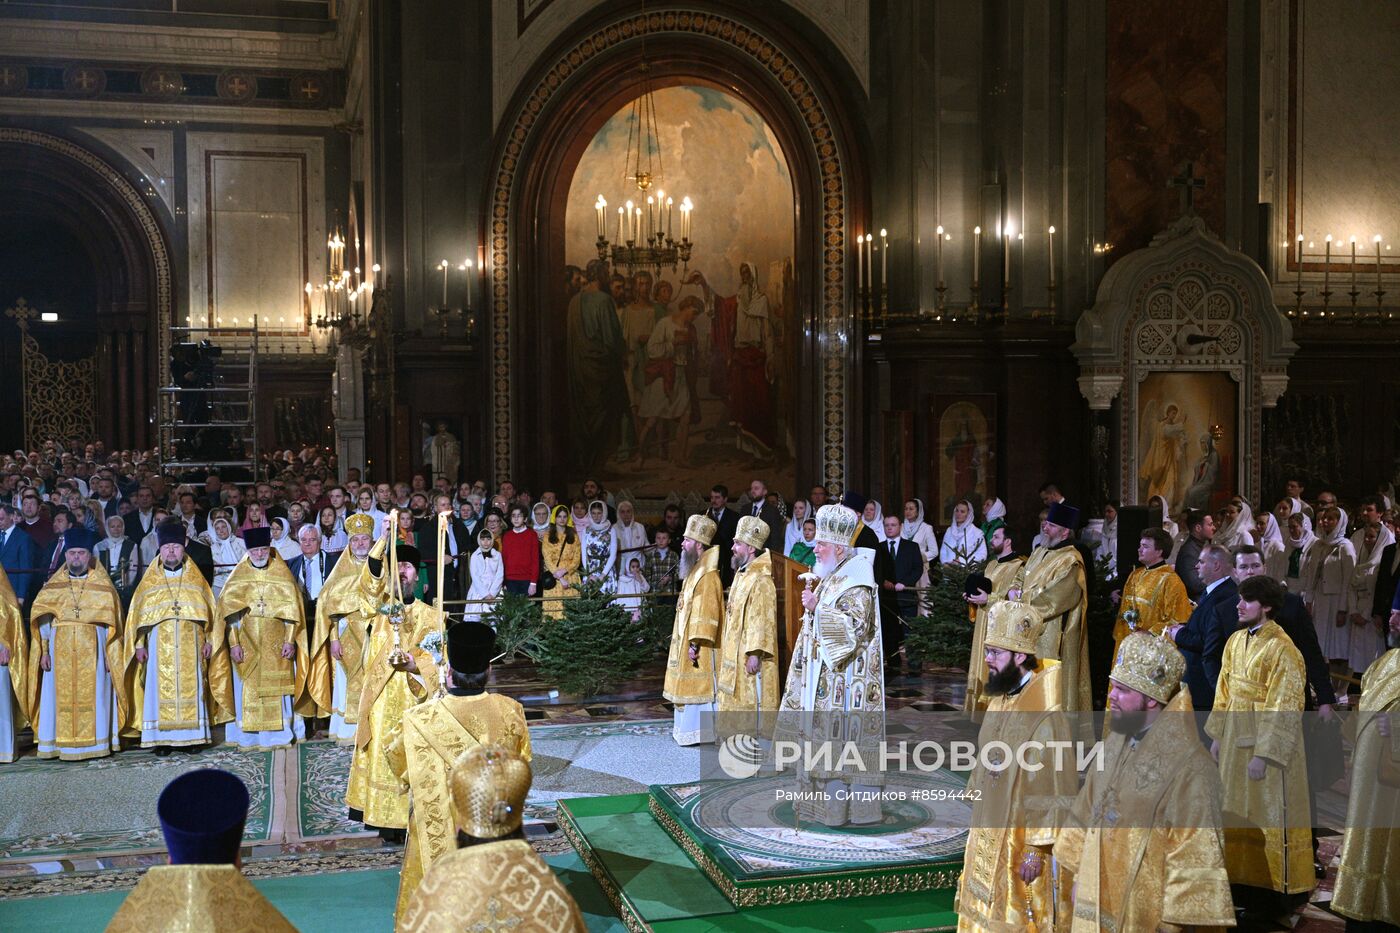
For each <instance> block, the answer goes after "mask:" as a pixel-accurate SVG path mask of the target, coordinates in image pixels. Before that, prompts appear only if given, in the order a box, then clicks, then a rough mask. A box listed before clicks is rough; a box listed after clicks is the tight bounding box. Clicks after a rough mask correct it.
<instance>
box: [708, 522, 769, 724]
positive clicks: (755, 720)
mask: <svg viewBox="0 0 1400 933" xmlns="http://www.w3.org/2000/svg"><path fill="white" fill-rule="evenodd" d="M768 535H769V528H768V524H767V522H765V521H764V520H763V519H762V518H761V517H758V516H754V515H745V516H744V517H742V518H740V519H739V529H738V531H736V532H735V533H734V583H733V585H732V586H730V588H729V599H728V601H727V602H726V604H725V607H724V608H725V611H724V631H723V633H722V634H721V635H720V638H719V672H718V675H717V677H718V697H717V700H718V706H719V712H721V713H728V714H730V715H729V716H727V717H725V718H726V719H727V720H730V722H731V723H732V724H734V725H738V724H739V723H740V722H745V723H749V724H751V725H753V727H754V728H755V730H756V731H755V733H754V734H755V735H767V734H768V733H769V732H771V731H772V719H773V715H774V712H775V711H776V710H777V708H778V590H777V587H776V585H775V584H774V583H773V558H772V555H771V554H770V553H769V552H768V551H767V550H764V547H763V545H764V542H766V541H767V540H768ZM739 713H745V714H751V715H744V716H742V717H740V716H739V715H737V714H739Z"/></svg>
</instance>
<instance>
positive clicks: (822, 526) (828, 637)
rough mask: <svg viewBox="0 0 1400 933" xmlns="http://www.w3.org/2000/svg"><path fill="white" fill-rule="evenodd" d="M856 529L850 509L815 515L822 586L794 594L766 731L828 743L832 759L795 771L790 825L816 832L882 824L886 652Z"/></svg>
mask: <svg viewBox="0 0 1400 933" xmlns="http://www.w3.org/2000/svg"><path fill="white" fill-rule="evenodd" d="M859 527H860V515H859V513H857V512H856V511H855V510H854V509H850V508H847V507H846V506H844V505H836V504H831V505H824V506H822V507H821V508H820V509H818V510H817V536H816V542H817V543H816V553H817V564H816V567H815V568H814V570H815V575H816V576H817V577H819V578H820V579H821V582H820V583H819V584H818V585H817V588H816V589H815V590H812V589H806V590H803V591H802V608H803V609H804V610H805V611H804V612H803V614H802V631H801V632H800V633H799V634H798V636H797V642H796V643H795V644H794V645H793V650H792V660H791V662H790V663H789V665H788V677H787V687H786V689H785V690H784V692H783V700H782V704H781V706H780V712H779V715H778V724H777V727H776V728H775V729H774V731H773V740H774V742H775V743H776V742H785V743H797V745H798V747H799V748H801V747H812V748H817V747H820V746H822V745H823V744H824V743H826V742H828V741H829V742H831V743H832V748H833V749H834V751H835V754H834V755H833V756H832V758H830V759H827V760H823V759H821V758H816V759H814V760H812V761H811V762H807V761H803V762H801V765H802V766H801V767H799V768H798V769H797V770H796V784H797V787H796V790H797V793H798V794H799V795H800V796H799V797H798V798H797V799H796V801H795V803H794V808H795V810H796V813H797V816H798V819H799V820H806V821H808V822H813V823H820V824H822V825H824V826H843V825H847V824H850V825H867V824H871V823H878V822H880V821H881V820H882V819H883V818H884V817H883V812H884V811H883V807H882V806H881V803H880V796H879V790H880V788H881V787H883V786H884V783H885V775H884V768H883V765H884V762H883V761H882V759H881V754H880V745H881V743H882V742H883V741H884V738H885V667H884V658H885V654H884V645H883V642H882V641H881V638H880V621H879V616H878V606H877V604H876V602H875V571H874V568H873V567H872V566H871V563H870V558H869V557H867V556H866V554H865V553H862V552H863V551H864V550H865V549H864V548H856V547H855V546H853V545H852V544H851V543H850V542H851V541H852V540H854V539H855V535H856V530H857V529H858V528H859ZM848 751H849V752H850V754H847V752H848ZM808 764H811V767H810V768H809V767H807V765H808Z"/></svg>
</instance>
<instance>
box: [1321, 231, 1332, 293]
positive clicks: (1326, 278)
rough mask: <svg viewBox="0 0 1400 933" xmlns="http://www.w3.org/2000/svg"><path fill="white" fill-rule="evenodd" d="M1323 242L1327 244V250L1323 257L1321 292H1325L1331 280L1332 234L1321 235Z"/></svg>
mask: <svg viewBox="0 0 1400 933" xmlns="http://www.w3.org/2000/svg"><path fill="white" fill-rule="evenodd" d="M1323 242H1325V243H1326V244H1327V252H1326V255H1325V256H1324V258H1323V266H1322V293H1323V294H1324V295H1325V294H1327V285H1328V283H1329V282H1331V280H1332V234H1330V233H1329V234H1327V236H1325V237H1323Z"/></svg>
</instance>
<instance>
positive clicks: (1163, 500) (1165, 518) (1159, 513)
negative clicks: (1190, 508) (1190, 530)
mask: <svg viewBox="0 0 1400 933" xmlns="http://www.w3.org/2000/svg"><path fill="white" fill-rule="evenodd" d="M1154 509H1155V510H1156V511H1155V512H1154V511H1153V510H1154ZM1154 518H1155V519H1157V520H1159V521H1160V522H1161V523H1162V530H1163V531H1165V532H1166V533H1167V534H1169V535H1171V536H1172V540H1173V541H1175V540H1176V536H1177V534H1178V533H1179V531H1180V529H1179V528H1178V527H1177V524H1176V522H1174V521H1173V520H1172V504H1171V502H1169V501H1168V500H1167V497H1166V496H1153V497H1152V498H1150V499H1148V500H1147V520H1148V522H1149V524H1148V527H1149V528H1150V527H1152V526H1151V524H1150V523H1151V521H1152V519H1154Z"/></svg>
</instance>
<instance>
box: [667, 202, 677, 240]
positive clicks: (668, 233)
mask: <svg viewBox="0 0 1400 933" xmlns="http://www.w3.org/2000/svg"><path fill="white" fill-rule="evenodd" d="M674 203H675V200H674V199H672V198H667V199H666V239H668V240H669V239H671V205H672V204H674Z"/></svg>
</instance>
